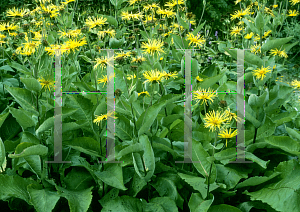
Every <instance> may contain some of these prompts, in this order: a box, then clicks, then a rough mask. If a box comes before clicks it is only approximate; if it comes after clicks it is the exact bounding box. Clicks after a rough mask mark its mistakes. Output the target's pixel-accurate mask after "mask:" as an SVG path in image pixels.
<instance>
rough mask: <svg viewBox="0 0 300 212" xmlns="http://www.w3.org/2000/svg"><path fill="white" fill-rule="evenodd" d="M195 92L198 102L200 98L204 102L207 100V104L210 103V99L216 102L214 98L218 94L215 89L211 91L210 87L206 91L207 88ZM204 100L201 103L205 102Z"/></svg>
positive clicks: (195, 98)
mask: <svg viewBox="0 0 300 212" xmlns="http://www.w3.org/2000/svg"><path fill="white" fill-rule="evenodd" d="M193 93H194V95H195V97H194V100H196V101H197V104H198V102H199V101H200V100H203V102H205V104H206V105H208V104H207V101H208V100H209V101H211V103H212V102H214V101H213V98H215V97H217V94H216V93H215V91H213V90H212V91H211V90H210V89H208V90H207V91H206V89H204V90H200V89H199V90H197V91H195V92H193ZM203 102H202V103H201V105H202V104H203Z"/></svg>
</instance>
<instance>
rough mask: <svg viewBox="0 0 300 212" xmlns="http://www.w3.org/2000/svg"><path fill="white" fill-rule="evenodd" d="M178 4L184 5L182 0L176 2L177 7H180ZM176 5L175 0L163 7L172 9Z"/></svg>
mask: <svg viewBox="0 0 300 212" xmlns="http://www.w3.org/2000/svg"><path fill="white" fill-rule="evenodd" d="M180 4H184V1H183V0H178V5H180ZM176 5H177V0H171V1H170V2H167V3H165V6H166V7H170V8H172V7H174V6H176Z"/></svg>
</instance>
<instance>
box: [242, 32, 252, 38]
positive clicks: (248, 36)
mask: <svg viewBox="0 0 300 212" xmlns="http://www.w3.org/2000/svg"><path fill="white" fill-rule="evenodd" d="M253 35H254V34H253V32H251V33H250V34H247V35H246V36H245V37H244V38H245V39H251V38H252V36H253Z"/></svg>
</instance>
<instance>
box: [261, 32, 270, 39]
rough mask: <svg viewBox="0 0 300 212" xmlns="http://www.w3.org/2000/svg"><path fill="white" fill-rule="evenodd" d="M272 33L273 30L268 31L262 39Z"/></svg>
mask: <svg viewBox="0 0 300 212" xmlns="http://www.w3.org/2000/svg"><path fill="white" fill-rule="evenodd" d="M271 32H272V30H268V31H267V32H264V35H263V36H262V38H266V37H267V36H269V34H270V33H271Z"/></svg>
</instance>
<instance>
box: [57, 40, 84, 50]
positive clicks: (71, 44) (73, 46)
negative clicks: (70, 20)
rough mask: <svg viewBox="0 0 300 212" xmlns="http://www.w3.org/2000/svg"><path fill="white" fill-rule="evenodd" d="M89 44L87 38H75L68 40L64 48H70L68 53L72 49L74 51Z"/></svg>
mask: <svg viewBox="0 0 300 212" xmlns="http://www.w3.org/2000/svg"><path fill="white" fill-rule="evenodd" d="M85 44H87V42H86V40H85V38H82V39H80V40H79V41H77V40H76V39H75V40H72V39H70V40H68V41H67V42H66V43H65V44H64V45H63V48H66V49H68V53H70V51H71V50H72V51H73V52H75V50H77V48H79V47H81V46H83V45H85Z"/></svg>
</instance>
